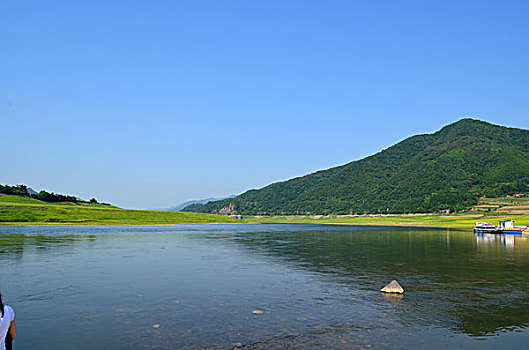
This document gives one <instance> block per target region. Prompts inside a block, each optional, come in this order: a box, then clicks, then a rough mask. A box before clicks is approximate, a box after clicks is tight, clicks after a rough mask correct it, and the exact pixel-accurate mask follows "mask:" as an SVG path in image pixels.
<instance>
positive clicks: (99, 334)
mask: <svg viewBox="0 0 529 350" xmlns="http://www.w3.org/2000/svg"><path fill="white" fill-rule="evenodd" d="M528 272H529V242H528V241H527V240H525V239H523V238H521V237H517V238H514V237H512V236H511V237H501V236H486V235H485V236H475V235H473V234H472V232H464V231H450V230H424V229H402V228H381V227H354V226H318V225H174V226H47V227H38V226H35V227H29V226H27V227H6V226H5V227H0V276H1V279H0V283H1V284H0V291H1V292H2V294H3V295H4V299H5V302H6V303H7V304H9V305H12V306H13V307H14V309H15V312H16V314H17V317H16V320H17V328H18V332H19V338H18V339H17V340H16V346H17V348H18V349H49V348H52V347H53V348H58V349H73V348H75V349H130V348H146V349H165V348H220V349H230V348H233V347H244V348H250V349H254V348H256V349H264V348H266V349H268V348H289V347H290V348H326V349H328V348H343V349H350V348H369V347H371V348H381V349H383V348H392V349H394V348H410V347H418V348H440V349H445V348H446V349H448V348H450V349H453V348H524V347H526V346H527V344H529V332H528V331H527V326H529V278H528ZM393 278H396V279H397V280H399V282H401V284H402V285H403V286H404V288H405V289H406V290H407V293H406V294H405V295H404V296H403V297H401V298H397V297H388V296H385V295H383V294H381V293H380V292H379V289H380V288H381V287H382V286H383V285H385V284H386V283H387V282H389V281H390V280H391V279H393ZM252 311H254V313H252ZM255 312H257V313H255ZM153 325H159V327H158V328H155V327H153Z"/></svg>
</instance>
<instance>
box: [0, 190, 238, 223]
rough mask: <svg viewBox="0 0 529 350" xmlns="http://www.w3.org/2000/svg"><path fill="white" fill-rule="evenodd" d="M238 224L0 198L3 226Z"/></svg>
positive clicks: (153, 212) (192, 216) (190, 215)
mask: <svg viewBox="0 0 529 350" xmlns="http://www.w3.org/2000/svg"><path fill="white" fill-rule="evenodd" d="M230 223H240V221H239V220H236V219H233V218H230V217H227V216H221V215H214V214H201V213H183V212H176V211H158V210H133V209H121V208H118V207H114V206H110V205H103V204H88V203H87V204H74V203H45V202H42V201H39V200H36V199H33V198H27V197H20V196H10V195H4V196H0V225H163V224H230Z"/></svg>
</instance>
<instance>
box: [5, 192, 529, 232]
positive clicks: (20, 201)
mask: <svg viewBox="0 0 529 350" xmlns="http://www.w3.org/2000/svg"><path fill="white" fill-rule="evenodd" d="M528 211H529V198H525V199H512V198H499V199H490V200H486V201H482V202H480V203H479V205H478V206H476V207H475V208H473V210H471V211H469V212H465V213H459V214H449V215H442V214H427V215H424V214H412V215H361V216H336V215H328V216H321V215H318V216H309V215H300V216H264V217H263V216H253V217H252V216H248V217H245V218H244V220H242V221H240V220H236V219H233V218H230V217H226V216H220V215H213V214H200V213H183V212H174V211H156V210H131V209H120V208H117V207H114V206H110V205H104V204H91V203H81V204H74V203H64V202H63V203H46V202H42V201H40V200H37V199H33V198H28V197H21V196H12V195H0V225H28V224H32V225H46V224H48V225H51V224H86V225H89V224H92V225H119V224H132V225H155V224H176V223H204V224H212V223H250V224H256V223H285V224H286V223H290V224H292V223H296V224H342V225H398V226H415V227H453V228H471V227H473V226H474V224H475V222H476V221H487V222H491V223H494V224H497V222H498V221H499V220H501V219H513V220H516V224H517V225H529V214H527V212H528Z"/></svg>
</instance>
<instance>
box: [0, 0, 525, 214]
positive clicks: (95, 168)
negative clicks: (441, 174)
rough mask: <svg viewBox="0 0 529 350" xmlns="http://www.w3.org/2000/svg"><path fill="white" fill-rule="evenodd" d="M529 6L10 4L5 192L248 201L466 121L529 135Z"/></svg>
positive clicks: (3, 60)
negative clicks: (257, 191)
mask: <svg viewBox="0 0 529 350" xmlns="http://www.w3.org/2000/svg"><path fill="white" fill-rule="evenodd" d="M528 18H529V1H508V0H502V1H482V0H481V1H461V0H459V1H435V2H434V1H394V0H392V1H352V0H347V1H310V0H302V1H286V0H281V1H271V0H266V1H253V0H251V1H248V0H244V1H219V0H217V1H200V0H192V1H154V0H150V1H93V0H92V1H66V0H64V1H54V0H47V1H24V0H19V1H12V0H7V1H4V2H2V4H1V5H0V73H1V74H0V148H1V150H2V157H1V161H0V183H2V184H6V183H7V184H18V183H24V184H27V185H29V186H31V187H33V188H34V189H36V190H40V189H46V190H49V191H55V192H59V193H65V194H74V195H78V196H80V197H83V198H87V199H88V198H90V197H96V198H97V199H98V200H100V201H106V202H111V203H113V204H116V205H119V206H123V207H131V208H161V207H168V206H171V205H173V204H177V203H179V202H182V201H185V200H188V199H198V198H207V197H211V196H224V195H229V194H238V193H241V192H243V191H245V190H247V189H250V188H258V187H262V186H264V185H267V184H269V183H271V182H275V181H279V180H285V179H288V178H291V177H294V176H299V175H304V174H307V173H310V172H313V171H316V170H319V169H324V168H328V167H332V166H335V165H341V164H343V163H346V162H349V161H351V160H356V159H360V158H363V157H365V156H367V155H370V154H372V153H375V152H377V151H380V150H382V149H384V148H386V147H388V146H391V145H392V144H394V143H395V142H397V141H400V140H402V139H404V138H406V137H408V136H411V135H413V134H418V133H426V132H428V133H429V132H434V131H436V130H438V129H440V128H441V127H442V126H443V125H446V124H448V123H451V122H454V121H456V120H458V119H460V118H462V117H473V118H478V119H482V120H486V121H490V122H493V123H496V124H502V125H507V126H514V127H521V128H525V129H529V41H528V40H529V39H528V38H529V20H528Z"/></svg>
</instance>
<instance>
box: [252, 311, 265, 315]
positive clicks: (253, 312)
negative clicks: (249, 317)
mask: <svg viewBox="0 0 529 350" xmlns="http://www.w3.org/2000/svg"><path fill="white" fill-rule="evenodd" d="M262 313H263V312H262V311H261V310H253V311H252V314H256V315H260V314H262Z"/></svg>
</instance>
